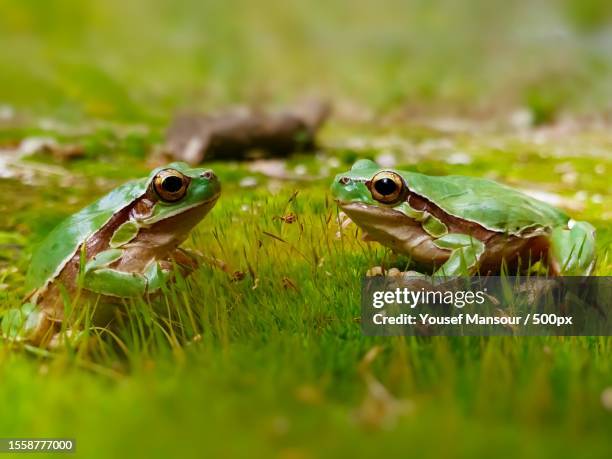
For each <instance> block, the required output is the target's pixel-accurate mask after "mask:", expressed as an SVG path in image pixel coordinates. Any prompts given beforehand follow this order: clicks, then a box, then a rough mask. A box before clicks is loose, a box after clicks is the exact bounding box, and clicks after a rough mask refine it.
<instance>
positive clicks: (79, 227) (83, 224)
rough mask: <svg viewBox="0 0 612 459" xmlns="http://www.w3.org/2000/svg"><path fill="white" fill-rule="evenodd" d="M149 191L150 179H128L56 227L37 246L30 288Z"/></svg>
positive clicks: (51, 275) (28, 282) (57, 269)
mask: <svg viewBox="0 0 612 459" xmlns="http://www.w3.org/2000/svg"><path fill="white" fill-rule="evenodd" d="M145 190H146V179H142V180H136V181H132V182H128V183H126V184H124V185H122V186H120V187H118V188H116V189H114V190H113V191H111V192H110V193H108V194H107V195H105V196H103V197H102V198H100V199H99V200H98V201H96V202H94V203H93V204H90V205H89V206H87V207H85V208H84V209H82V210H80V211H79V212H77V213H75V214H73V215H71V216H70V217H68V218H67V219H66V220H64V221H63V222H61V223H60V224H59V225H58V226H56V227H55V228H54V229H53V230H52V231H51V232H50V233H49V234H48V235H47V237H46V238H45V239H44V240H43V241H42V242H41V243H40V245H39V246H38V247H37V248H36V251H35V252H34V254H33V255H32V260H31V262H30V267H29V269H28V274H27V277H26V282H25V284H26V291H28V292H31V291H33V290H35V289H38V288H40V287H43V286H44V285H45V284H46V282H47V281H48V280H50V279H52V278H54V277H55V276H56V275H58V274H59V272H60V271H61V270H62V268H63V267H64V266H65V264H66V263H67V262H68V261H69V260H70V258H72V256H73V255H74V254H75V252H76V251H77V250H78V248H79V246H80V245H81V244H82V243H83V242H85V241H86V240H87V239H88V238H89V237H90V236H91V235H93V234H94V233H95V232H96V231H97V230H98V229H100V228H101V227H103V226H104V224H105V223H106V222H107V221H108V220H109V219H110V218H111V217H112V216H113V214H114V213H115V212H116V211H118V210H119V209H122V208H124V207H125V206H127V205H128V204H130V203H131V202H132V201H133V200H134V199H136V198H137V197H139V196H141V195H142V194H143V193H144V192H145Z"/></svg>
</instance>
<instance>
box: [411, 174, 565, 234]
mask: <svg viewBox="0 0 612 459" xmlns="http://www.w3.org/2000/svg"><path fill="white" fill-rule="evenodd" d="M401 174H402V176H403V177H404V179H405V181H406V186H407V187H408V189H409V190H410V194H412V195H418V196H420V197H422V198H423V199H427V200H428V201H429V202H431V203H435V205H436V206H437V207H439V208H440V209H441V210H443V211H444V212H445V213H446V214H447V215H449V216H455V217H457V218H460V219H461V220H465V221H470V222H473V223H476V224H478V225H480V226H482V227H486V228H487V229H489V230H492V231H497V232H501V233H509V234H520V233H521V232H522V231H523V230H524V229H528V228H533V227H545V228H552V227H554V226H558V225H562V224H565V223H567V221H568V220H569V217H568V216H567V215H566V214H565V213H563V212H561V211H560V210H558V209H556V208H554V207H552V206H550V205H548V204H546V203H545V202H542V201H539V200H537V199H534V198H531V197H529V196H527V195H526V194H524V193H522V192H520V191H518V190H515V189H513V188H510V187H508V186H505V185H501V184H499V183H497V182H494V181H491V180H487V179H482V178H476V177H465V176H460V175H449V176H443V177H437V176H428V175H423V174H419V173H416V172H404V171H402V172H401ZM485 214H486V220H487V222H486V223H484V222H483V217H482V216H483V215H485Z"/></svg>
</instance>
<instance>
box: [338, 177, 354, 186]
mask: <svg viewBox="0 0 612 459" xmlns="http://www.w3.org/2000/svg"><path fill="white" fill-rule="evenodd" d="M350 181H351V179H350V178H348V177H340V180H338V182H339V183H340V185H348V184H349V183H350Z"/></svg>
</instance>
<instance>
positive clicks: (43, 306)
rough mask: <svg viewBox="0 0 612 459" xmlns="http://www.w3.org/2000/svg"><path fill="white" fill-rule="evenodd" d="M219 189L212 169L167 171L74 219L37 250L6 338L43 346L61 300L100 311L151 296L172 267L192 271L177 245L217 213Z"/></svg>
mask: <svg viewBox="0 0 612 459" xmlns="http://www.w3.org/2000/svg"><path fill="white" fill-rule="evenodd" d="M220 191H221V187H220V183H219V180H218V179H217V177H216V176H215V174H214V173H213V171H211V170H210V169H201V168H191V167H189V166H188V165H187V164H185V163H172V164H169V165H167V166H164V167H160V168H157V169H155V170H153V171H152V172H151V173H150V174H149V176H148V177H145V178H143V179H140V180H134V181H130V182H128V183H125V184H123V185H121V186H119V187H118V188H116V189H114V190H112V191H111V192H110V193H108V194H107V195H105V196H103V197H102V198H100V199H99V200H97V201H96V202H94V203H93V204H91V205H89V206H87V207H85V208H84V209H82V210H81V211H79V212H77V213H75V214H73V215H71V216H70V217H68V218H67V219H66V220H64V221H63V222H62V223H60V224H59V225H58V226H57V227H56V228H55V229H53V230H52V231H51V232H50V233H49V234H48V236H47V237H46V238H45V239H44V240H43V241H42V243H41V244H40V245H39V246H38V248H37V249H36V251H35V253H34V254H33V256H32V260H31V263H30V266H29V270H28V273H27V276H26V289H27V291H28V295H27V298H26V302H25V304H24V305H23V306H22V307H21V308H19V309H11V310H8V311H6V312H5V313H4V316H3V317H2V323H1V324H0V327H1V328H0V329H1V330H2V335H3V336H4V337H5V338H9V339H12V340H24V341H28V342H31V343H34V344H44V343H48V342H49V341H50V340H51V339H52V338H53V336H54V335H55V333H56V332H57V331H58V330H59V329H60V326H61V323H62V321H63V320H64V309H65V307H64V293H66V292H67V293H68V294H69V295H73V294H74V293H75V292H76V291H77V290H78V291H79V294H80V298H81V299H83V298H87V297H95V298H96V299H102V301H103V302H104V303H113V302H117V300H120V299H128V298H135V297H144V296H145V295H149V294H154V293H155V292H158V291H159V289H160V288H161V287H162V285H164V284H165V283H167V282H168V281H169V280H170V279H171V277H172V272H173V266H174V264H177V265H180V266H183V267H185V268H187V269H189V268H190V267H191V268H193V259H192V258H191V257H189V256H188V255H187V254H186V253H185V252H184V251H183V250H182V249H180V248H179V245H180V244H181V243H182V242H183V241H184V240H185V239H186V238H187V236H188V235H189V233H190V231H191V230H192V229H193V228H194V227H195V226H196V225H197V224H198V223H199V222H200V221H201V220H202V219H203V218H204V217H205V216H206V214H207V213H208V212H209V211H210V210H211V209H212V208H213V206H214V205H215V203H216V201H217V199H218V197H219V194H220Z"/></svg>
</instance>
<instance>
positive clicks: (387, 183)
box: [374, 178, 397, 196]
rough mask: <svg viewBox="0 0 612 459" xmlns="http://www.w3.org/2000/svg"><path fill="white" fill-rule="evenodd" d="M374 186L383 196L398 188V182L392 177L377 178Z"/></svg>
mask: <svg viewBox="0 0 612 459" xmlns="http://www.w3.org/2000/svg"><path fill="white" fill-rule="evenodd" d="M374 188H375V189H376V191H378V192H379V193H380V194H381V195H383V196H389V195H390V194H393V193H395V190H397V184H396V183H395V182H394V181H393V180H391V179H390V178H381V179H380V180H376V183H375V184H374Z"/></svg>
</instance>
